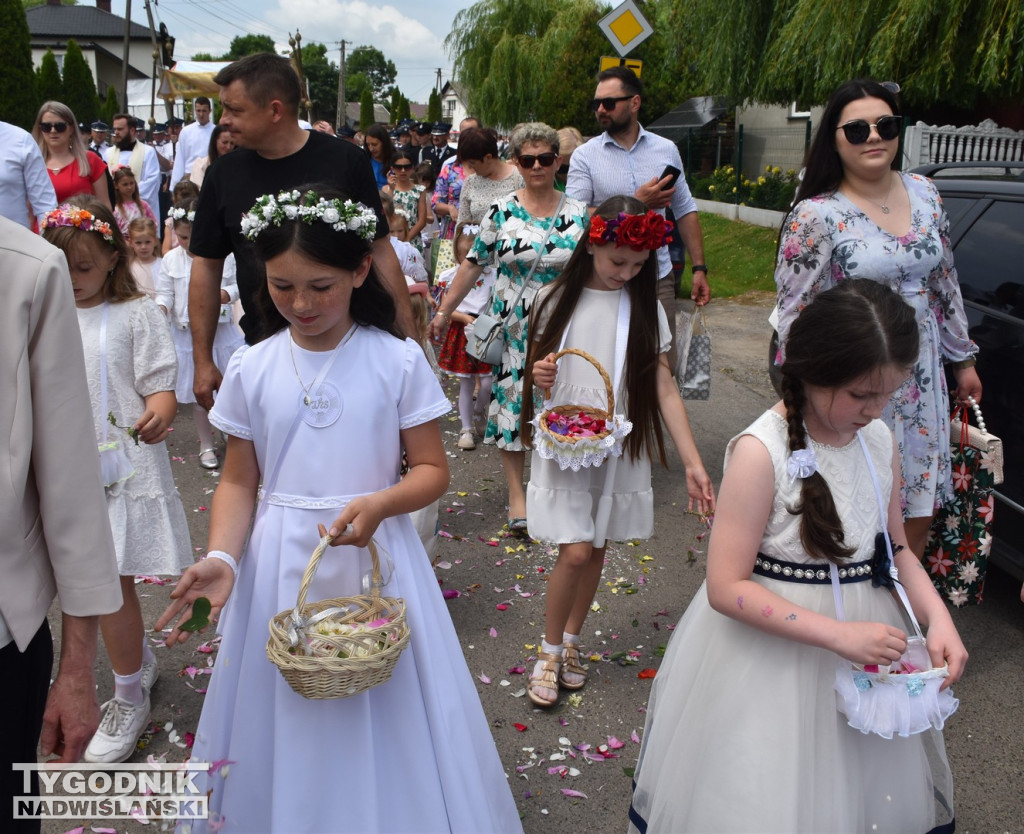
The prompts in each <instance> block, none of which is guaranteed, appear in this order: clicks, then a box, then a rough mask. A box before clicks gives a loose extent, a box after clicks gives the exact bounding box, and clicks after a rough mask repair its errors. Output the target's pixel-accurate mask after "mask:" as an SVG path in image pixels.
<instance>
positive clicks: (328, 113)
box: [302, 43, 338, 124]
mask: <svg viewBox="0 0 1024 834" xmlns="http://www.w3.org/2000/svg"><path fill="white" fill-rule="evenodd" d="M302 71H303V73H304V74H305V76H306V82H307V83H308V84H309V100H310V104H311V107H310V110H311V111H312V115H313V121H317V120H318V119H326V120H327V121H329V122H331V124H333V123H334V119H335V117H336V116H337V113H338V66H337V64H334V63H332V62H331V61H330V60H329V59H328V57H327V47H326V46H324V44H322V43H308V44H304V45H303V47H302Z"/></svg>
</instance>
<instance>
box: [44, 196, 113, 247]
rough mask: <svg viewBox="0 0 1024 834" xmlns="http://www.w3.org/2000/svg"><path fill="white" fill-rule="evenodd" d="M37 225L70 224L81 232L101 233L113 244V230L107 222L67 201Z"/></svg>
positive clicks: (54, 227) (55, 225)
mask: <svg viewBox="0 0 1024 834" xmlns="http://www.w3.org/2000/svg"><path fill="white" fill-rule="evenodd" d="M39 225H40V228H42V229H56V228H57V227H59V226H71V227H72V228H75V229H81V230H82V231H83V232H96V233H97V234H99V235H102V236H103V239H104V240H105V241H106V242H107V243H109V244H110V245H111V246H113V245H114V230H113V229H111V228H110V224H109V223H107V222H105V221H103V220H100V219H99V218H98V217H96V215H94V214H93V213H92V212H91V211H88V210H86V209H83V208H76V207H75V206H72V205H68V204H67V203H64V205H61V206H57V208H55V209H54V210H53V211H51V212H50V213H49V214H47V215H46V216H45V217H44V218H43V222H42V223H40V224H39Z"/></svg>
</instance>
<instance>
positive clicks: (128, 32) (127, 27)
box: [121, 0, 132, 113]
mask: <svg viewBox="0 0 1024 834" xmlns="http://www.w3.org/2000/svg"><path fill="white" fill-rule="evenodd" d="M131 36H132V0H125V2H124V50H123V52H124V57H123V59H122V63H121V112H123V113H129V112H131V111H129V110H128V57H129V55H128V50H129V49H130V47H131Z"/></svg>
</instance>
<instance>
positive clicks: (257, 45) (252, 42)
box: [220, 35, 277, 61]
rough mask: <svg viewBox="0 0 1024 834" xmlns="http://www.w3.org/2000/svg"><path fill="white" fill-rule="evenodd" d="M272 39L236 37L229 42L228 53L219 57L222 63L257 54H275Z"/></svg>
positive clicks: (267, 37)
mask: <svg viewBox="0 0 1024 834" xmlns="http://www.w3.org/2000/svg"><path fill="white" fill-rule="evenodd" d="M276 51H277V50H275V49H274V39H273V38H272V37H270V35H238V36H237V37H235V38H232V40H231V46H230V47H229V48H228V51H227V52H226V53H225V54H224V55H222V56H221V58H220V60H222V61H237V60H238V59H239V58H244V57H245V56H246V55H255V54H256V53H257V52H276Z"/></svg>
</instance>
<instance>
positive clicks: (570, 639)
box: [562, 631, 580, 646]
mask: <svg viewBox="0 0 1024 834" xmlns="http://www.w3.org/2000/svg"><path fill="white" fill-rule="evenodd" d="M562 643H563V644H565V645H567V646H578V645H579V644H580V636H579V635H578V634H570V633H569V632H568V631H563V632H562Z"/></svg>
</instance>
